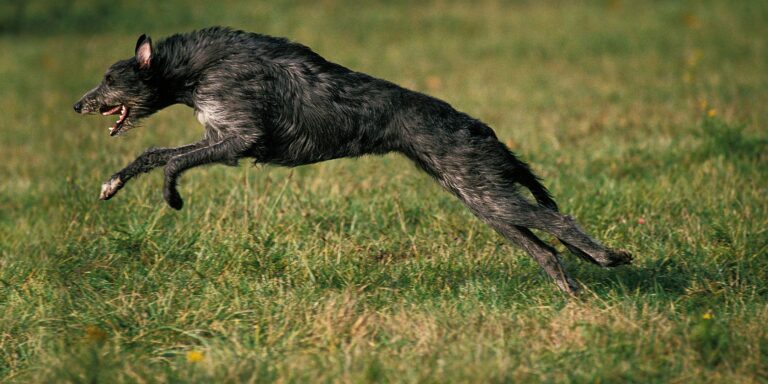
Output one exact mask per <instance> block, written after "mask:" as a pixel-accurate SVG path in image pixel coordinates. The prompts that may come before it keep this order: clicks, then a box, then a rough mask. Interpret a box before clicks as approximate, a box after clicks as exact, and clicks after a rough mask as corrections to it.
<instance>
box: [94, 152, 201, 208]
mask: <svg viewBox="0 0 768 384" xmlns="http://www.w3.org/2000/svg"><path fill="white" fill-rule="evenodd" d="M205 145H206V142H205V141H199V142H197V143H193V144H189V145H184V146H181V147H176V148H149V149H147V150H145V151H144V152H143V153H142V154H141V155H139V157H137V158H136V160H134V161H132V162H131V163H130V164H128V165H127V166H126V167H125V168H123V169H121V170H120V171H118V172H117V173H115V174H114V175H112V177H110V178H109V180H108V181H107V182H106V183H104V184H102V185H101V194H100V195H99V199H101V200H109V199H111V198H112V196H114V195H115V194H117V191H119V190H120V189H121V188H123V186H124V185H125V183H127V182H128V180H130V179H131V178H133V177H134V176H136V175H138V174H141V173H147V172H149V171H151V170H153V169H155V168H157V167H162V166H164V165H165V164H167V163H168V160H170V159H171V157H173V156H178V155H182V154H184V153H187V152H190V151H194V150H195V149H198V148H202V147H203V146H205Z"/></svg>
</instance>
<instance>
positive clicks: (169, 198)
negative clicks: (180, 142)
mask: <svg viewBox="0 0 768 384" xmlns="http://www.w3.org/2000/svg"><path fill="white" fill-rule="evenodd" d="M251 146H252V143H251V142H250V141H248V140H246V139H244V138H241V137H230V138H226V139H223V140H221V141H219V142H217V143H215V144H212V145H209V146H206V147H203V148H198V149H195V150H193V151H190V152H187V153H184V154H180V155H178V156H174V157H172V158H171V159H170V160H169V161H168V164H167V165H166V166H165V186H164V188H163V197H164V198H165V201H166V202H167V203H168V205H169V206H170V207H171V208H173V209H177V210H178V209H181V207H182V206H183V205H184V201H183V200H182V199H181V195H179V191H178V190H177V189H176V182H177V181H178V178H179V176H180V175H181V173H182V172H184V171H186V170H187V169H190V168H193V167H197V166H200V165H205V164H211V163H225V164H228V165H233V164H236V162H237V159H239V158H242V157H245V153H246V152H247V151H248V149H249V148H250V147H251Z"/></svg>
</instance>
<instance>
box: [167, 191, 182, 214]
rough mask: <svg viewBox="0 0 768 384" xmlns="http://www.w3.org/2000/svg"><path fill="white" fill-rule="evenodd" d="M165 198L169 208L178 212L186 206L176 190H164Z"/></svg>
mask: <svg viewBox="0 0 768 384" xmlns="http://www.w3.org/2000/svg"><path fill="white" fill-rule="evenodd" d="M163 198H165V202H166V203H168V206H170V207H171V208H173V209H175V210H177V211H178V210H180V209H181V207H183V206H184V200H182V199H181V195H180V194H179V191H177V190H176V188H165V189H164V190H163Z"/></svg>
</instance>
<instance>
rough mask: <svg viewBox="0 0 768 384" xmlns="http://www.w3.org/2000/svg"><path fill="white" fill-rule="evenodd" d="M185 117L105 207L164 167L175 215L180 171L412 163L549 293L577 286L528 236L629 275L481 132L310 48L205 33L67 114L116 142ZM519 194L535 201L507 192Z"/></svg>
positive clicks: (115, 79)
mask: <svg viewBox="0 0 768 384" xmlns="http://www.w3.org/2000/svg"><path fill="white" fill-rule="evenodd" d="M177 103H181V104H185V105H187V106H189V107H191V108H194V110H195V114H196V115H197V118H198V120H199V121H200V123H201V124H202V125H204V126H205V136H204V138H203V139H202V140H200V141H198V142H196V143H192V144H189V145H185V146H182V147H178V148H150V149H147V150H146V151H145V152H144V153H142V154H141V155H140V156H139V157H138V158H137V159H136V160H135V161H133V162H132V163H130V164H128V166H126V167H125V168H124V169H122V170H120V171H119V172H117V173H116V174H115V175H113V176H112V177H111V178H110V179H109V181H107V182H106V183H104V185H103V186H102V191H101V196H100V198H101V199H103V200H108V199H110V198H111V197H113V196H114V195H115V194H116V193H117V192H118V191H119V190H120V189H121V188H122V187H123V186H124V185H125V184H126V183H127V182H128V180H130V179H131V178H133V177H134V176H136V175H138V174H141V173H145V172H149V171H151V170H152V169H154V168H157V167H163V166H164V167H165V187H164V189H163V196H164V198H165V201H166V202H167V203H168V205H170V206H171V207H173V208H174V209H181V207H182V205H183V201H182V199H181V196H180V195H179V192H178V190H177V189H176V183H177V180H178V178H179V176H180V175H181V173H182V172H184V171H186V170H188V169H190V168H192V167H197V166H200V165H204V164H212V163H223V164H228V165H236V164H237V162H238V160H239V159H241V158H245V157H248V158H253V159H254V160H255V161H256V162H258V163H270V164H278V165H283V166H289V167H292V166H298V165H303V164H311V163H316V162H319V161H325V160H330V159H336V158H340V157H350V156H361V155H365V154H384V153H388V152H398V153H401V154H403V155H405V156H406V157H408V158H409V159H411V160H412V161H413V162H414V163H415V164H416V165H417V166H418V167H419V168H421V169H423V170H424V171H425V172H427V173H428V174H429V175H430V176H432V177H433V178H434V179H435V180H437V182H438V183H440V185H442V186H443V187H444V188H445V189H446V190H448V191H450V192H451V193H453V194H454V195H455V196H456V197H458V198H459V200H461V201H462V202H463V203H464V204H466V206H467V207H468V208H469V209H470V210H471V211H472V213H474V214H475V215H477V217H479V218H480V219H481V220H483V221H484V222H486V223H487V224H488V225H490V226H491V227H493V228H494V229H495V230H496V231H497V232H499V233H500V234H501V235H503V236H504V237H506V238H507V239H509V240H510V241H512V242H513V243H515V244H517V245H519V246H520V247H522V248H523V249H525V250H526V251H527V252H528V253H529V254H530V255H531V256H532V257H533V258H534V259H535V260H536V261H537V262H538V263H539V264H540V265H541V267H542V268H543V269H544V271H546V273H547V274H548V275H549V276H550V277H552V278H553V279H554V280H555V282H556V283H557V285H558V287H560V288H561V289H562V290H564V291H566V292H569V293H576V292H577V291H578V289H579V287H578V284H577V283H576V282H575V281H574V280H573V279H571V278H570V277H569V276H568V274H567V273H566V271H565V270H564V268H563V266H562V265H561V263H560V260H559V255H558V253H557V252H556V250H555V249H554V248H553V247H551V246H550V245H549V244H547V243H545V242H544V241H542V240H540V239H539V238H538V237H536V236H535V235H534V234H533V233H532V232H531V231H530V229H529V228H533V229H538V230H541V231H545V232H548V233H551V234H552V235H554V236H555V237H556V238H558V239H559V240H560V241H561V242H562V243H563V244H564V245H565V246H566V247H567V248H568V249H569V250H570V251H571V252H572V253H574V254H575V255H577V256H579V257H580V258H582V259H584V260H587V261H589V262H592V263H595V264H598V265H601V266H603V267H613V266H617V265H621V264H628V263H630V262H631V260H632V258H631V256H630V254H629V253H628V252H626V251H621V250H619V251H616V250H611V249H609V248H607V247H605V246H603V245H601V244H600V243H599V242H597V241H596V240H594V239H592V238H591V237H590V236H588V235H587V234H585V233H584V231H582V230H581V229H580V228H579V226H578V225H577V224H576V222H575V221H574V220H573V219H572V218H571V217H568V216H564V215H562V214H560V213H559V212H558V209H557V205H556V204H555V202H554V200H553V199H552V198H551V196H550V194H549V192H548V191H547V189H546V188H545V187H544V186H543V185H542V184H541V183H540V182H539V179H538V178H537V177H536V176H535V175H534V174H533V173H532V172H531V170H530V168H529V167H528V165H527V164H526V163H524V162H522V161H520V160H519V159H518V158H517V157H515V155H514V154H513V153H512V152H510V151H509V149H507V147H505V146H504V144H502V143H501V142H499V140H498V139H497V138H496V135H495V134H494V132H493V130H492V129H491V128H489V127H488V126H487V125H485V124H484V123H482V122H481V121H479V120H477V119H475V118H472V117H470V116H468V115H466V114H464V113H461V112H458V111H456V110H455V109H453V108H452V107H451V106H450V105H449V104H447V103H445V102H443V101H441V100H438V99H435V98H433V97H430V96H427V95H424V94H421V93H418V92H414V91H410V90H407V89H404V88H402V87H399V86H397V85H395V84H393V83H390V82H387V81H384V80H380V79H376V78H374V77H371V76H369V75H366V74H364V73H360V72H355V71H352V70H349V69H347V68H345V67H343V66H341V65H338V64H334V63H332V62H329V61H327V60H325V59H324V58H322V57H321V56H320V55H318V54H316V53H315V52H313V51H312V50H311V49H309V48H307V47H305V46H303V45H300V44H297V43H294V42H290V41H288V40H286V39H281V38H275V37H270V36H265V35H259V34H255V33H247V32H243V31H234V30H231V29H227V28H220V27H214V28H208V29H203V30H198V31H194V32H191V33H187V34H178V35H173V36H171V37H168V38H166V39H164V40H162V41H160V42H159V43H158V44H157V45H156V46H153V45H152V41H151V40H150V38H149V37H147V36H144V35H142V36H141V37H140V38H139V40H138V42H137V43H136V50H135V56H134V57H131V58H129V59H126V60H121V61H118V62H116V63H115V64H113V65H112V66H111V67H110V68H109V69H108V70H107V72H106V74H105V75H104V79H103V81H102V82H101V83H100V84H99V85H98V86H97V87H96V88H94V89H93V90H91V91H89V92H88V93H86V94H85V96H83V98H82V99H81V100H80V101H78V102H77V103H76V104H75V106H74V108H75V111H76V112H78V113H96V112H98V113H101V114H103V115H118V118H117V122H115V124H114V125H113V126H112V127H110V134H111V135H116V134H119V133H121V132H123V131H124V130H125V129H126V128H129V127H131V126H132V125H134V124H135V123H136V122H137V121H138V120H139V119H141V118H144V117H147V116H149V115H151V114H153V113H155V112H157V111H159V110H161V109H163V108H165V107H167V106H169V105H172V104H177ZM520 186H522V187H525V188H527V189H528V190H530V192H531V193H532V194H533V196H534V198H535V199H536V202H535V203H534V202H532V201H530V200H528V199H526V198H524V197H523V196H522V195H520V194H519V193H518V188H519V187H520Z"/></svg>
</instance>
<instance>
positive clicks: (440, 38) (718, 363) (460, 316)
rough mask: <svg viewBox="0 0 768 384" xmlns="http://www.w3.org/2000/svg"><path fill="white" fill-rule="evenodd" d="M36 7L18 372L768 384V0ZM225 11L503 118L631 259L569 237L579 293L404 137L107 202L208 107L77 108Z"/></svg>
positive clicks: (19, 27)
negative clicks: (126, 168)
mask: <svg viewBox="0 0 768 384" xmlns="http://www.w3.org/2000/svg"><path fill="white" fill-rule="evenodd" d="M18 4H22V3H16V2H13V3H11V4H10V5H3V6H0V15H2V16H0V25H2V26H3V27H2V28H0V30H2V31H3V33H4V34H2V35H0V51H1V52H2V55H0V110H1V111H2V120H0V158H1V159H2V163H0V180H1V181H0V381H3V382H6V381H9V382H20V383H26V382H96V381H102V382H157V381H182V382H187V381H190V382H254V381H258V382H262V381H263V382H271V381H277V382H299V383H300V382H308V381H312V382H315V381H320V382H326V381H341V382H366V381H392V382H445V381H455V382H540V381H545V382H640V383H647V382H695V383H697V382H733V383H736V382H739V383H745V382H765V381H768V368H767V367H768V327H766V323H768V304H766V303H767V302H768V233H767V232H766V231H767V230H768V199H766V196H768V155H767V153H768V129H767V128H766V124H767V121H766V120H767V117H768V59H767V58H768V6H766V4H765V2H762V1H752V2H734V4H729V3H728V2H721V1H689V2H653V3H651V2H629V1H606V2H588V3H580V4H574V3H571V2H521V3H515V4H509V3H506V2H504V3H502V2H482V3H478V2H471V3H470V2H466V3H460V2H452V1H443V2H418V3H413V4H411V3H410V2H397V3H390V4H383V3H376V4H367V5H364V6H363V5H359V4H361V3H358V2H352V3H343V2H339V1H322V2H307V3H296V2H285V3H275V4H273V5H264V4H262V5H254V4H251V2H242V3H239V2H235V1H221V2H216V3H215V5H211V6H210V7H209V8H205V7H204V6H202V5H196V6H191V7H185V6H182V5H181V3H180V2H174V1H171V2H162V3H157V2H135V3H129V4H131V5H128V4H113V3H112V2H108V3H106V4H107V5H103V4H101V3H97V2H94V1H81V2H76V3H74V5H72V6H66V7H65V6H60V5H57V4H58V3H53V4H46V3H41V2H29V3H23V4H26V5H18ZM62 4H63V3H62ZM157 4H160V5H157ZM201 4H202V3H201ZM356 4H358V5H356ZM211 24H225V25H231V26H234V27H238V28H243V29H248V30H253V31H259V32H263V33H268V34H274V35H281V36H287V37H290V38H292V39H294V40H297V41H301V42H303V43H304V44H307V45H309V46H311V47H313V48H315V49H316V50H317V51H318V52H319V53H321V54H322V55H324V56H326V57H327V58H329V59H331V60H333V61H337V62H339V63H341V64H344V65H347V66H349V67H352V68H354V69H357V70H361V71H364V72H368V73H371V74H373V75H376V76H379V77H383V78H386V79H388V80H391V81H394V82H397V83H399V84H403V85H405V86H407V87H410V88H413V89H416V90H420V91H425V92H428V93H430V94H432V95H435V96H437V97H440V98H443V99H445V100H447V101H449V102H450V103H451V104H453V105H454V106H455V107H456V108H458V109H459V110H462V111H465V112H467V113H470V114H471V115H473V116H475V117H478V118H480V119H482V120H484V121H486V122H487V123H489V124H490V125H491V126H492V127H494V129H496V131H497V133H498V135H499V137H500V138H501V139H502V140H503V141H504V142H506V143H507V144H508V145H510V147H511V148H512V149H513V150H515V151H516V152H517V153H519V154H520V155H521V156H523V157H524V158H525V159H526V160H528V161H530V162H531V163H532V164H533V166H534V168H535V170H536V171H537V172H538V173H539V174H540V175H542V176H543V177H544V178H545V180H546V183H547V185H549V186H550V188H551V190H552V192H553V193H554V195H555V196H556V198H557V199H558V201H559V203H560V205H561V207H562V209H563V210H564V211H566V212H568V213H570V214H572V215H574V216H576V217H577V218H578V219H579V220H580V222H581V223H582V224H583V226H584V227H585V228H586V229H587V230H588V232H590V233H592V234H594V236H595V237H597V238H599V239H601V240H603V241H604V242H605V243H606V244H608V245H611V246H616V247H623V248H627V249H629V250H630V251H632V252H633V253H634V254H635V256H636V262H635V264H634V265H633V266H631V267H624V268H619V269H615V270H603V269H599V268H596V267H594V266H592V265H585V264H583V263H580V262H579V261H578V260H575V258H573V257H570V256H568V257H566V262H567V264H568V265H567V266H568V268H569V269H570V270H571V272H572V274H573V275H574V276H575V277H576V278H577V279H579V280H580V281H581V282H582V283H583V284H585V285H586V287H588V289H589V290H588V292H587V293H586V294H585V295H584V297H583V298H581V299H580V300H572V299H568V298H567V297H565V296H563V295H562V294H561V293H559V292H558V291H557V290H556V288H555V286H554V284H552V283H551V282H550V281H548V280H547V279H546V278H545V276H544V275H543V274H542V272H541V271H540V269H539V267H538V266H537V265H536V264H535V263H534V262H533V261H532V260H530V259H529V258H528V257H527V256H526V255H525V254H524V253H523V252H521V251H519V250H517V249H516V248H514V247H512V246H510V245H508V244H507V243H505V242H504V241H503V239H502V238H501V237H499V236H498V235H496V234H495V233H493V232H492V231H491V230H490V229H489V228H487V227H486V226H484V225H483V224H481V223H480V222H479V221H478V220H477V219H475V218H474V217H473V216H471V215H470V214H469V213H468V212H467V210H466V209H465V208H464V207H463V206H461V204H460V203H459V202H458V201H456V200H455V199H454V198H453V197H451V196H450V195H449V194H447V193H445V192H443V191H442V190H440V188H439V187H438V186H437V185H435V184H434V183H433V182H432V181H431V180H430V179H429V178H428V177H427V176H425V175H423V174H421V173H420V172H419V171H418V170H416V168H415V167H413V166H412V165H411V164H409V162H408V161H407V160H405V159H403V158H401V157H399V156H395V155H389V156H384V157H367V158H362V159H357V160H337V161H332V162H327V163H322V164H317V165H312V166H306V167H300V168H296V169H283V168H276V167H269V166H266V167H256V166H251V165H247V164H245V162H244V164H242V165H241V166H240V167H239V168H228V167H223V166H212V167H208V168H204V169H196V170H193V171H190V172H188V173H187V174H185V176H184V178H183V180H182V183H181V188H180V191H181V193H182V196H183V197H184V198H185V199H186V201H185V202H186V204H185V208H184V210H183V211H181V212H175V211H172V210H171V209H169V208H167V207H166V206H165V204H164V202H163V200H162V193H161V187H162V184H161V178H160V177H159V174H157V173H153V174H150V175H147V176H145V177H141V178H138V179H136V180H134V181H132V182H131V183H130V184H129V185H128V186H127V187H126V188H125V189H124V190H123V191H121V193H120V194H119V195H118V196H117V197H116V198H115V199H113V200H111V201H109V202H101V201H98V200H97V196H98V191H99V187H100V185H101V182H103V181H104V180H106V178H107V177H108V176H109V175H111V174H112V173H113V172H115V171H116V170H118V169H119V168H120V167H122V166H123V165H125V164H127V162H129V161H130V160H132V158H133V157H134V156H135V155H137V154H138V153H140V151H141V150H142V149H144V148H145V147H148V146H151V145H155V146H161V145H162V146H165V145H179V144H184V143H188V142H191V141H193V140H195V139H196V138H197V137H199V136H200V135H201V133H202V129H201V127H200V126H199V125H198V123H197V122H196V120H195V119H194V117H193V115H192V113H191V111H189V110H188V109H186V108H182V107H173V108H170V109H169V110H167V111H164V112H161V113H159V114H157V115H156V116H154V117H152V118H151V119H149V120H147V121H145V124H144V125H145V126H144V127H142V128H140V129H137V130H134V131H132V132H131V133H130V134H129V135H126V136H125V137H123V138H119V139H112V138H110V137H109V136H108V134H107V131H106V128H104V127H106V126H107V125H108V123H109V122H108V120H107V119H105V118H101V117H87V118H84V117H80V116H76V115H75V114H74V113H72V112H71V105H72V104H73V102H74V101H76V100H77V98H78V97H79V96H80V95H81V94H82V93H83V92H84V91H86V90H87V89H90V87H92V86H93V85H94V84H95V83H96V82H97V81H98V80H99V78H100V76H101V74H102V73H103V70H104V69H105V68H106V67H107V66H108V65H109V64H111V63H112V62H113V61H115V60H116V59H117V58H122V57H127V56H129V55H131V54H132V51H133V44H134V42H135V38H136V37H137V36H138V35H140V34H141V33H145V32H147V33H150V34H151V35H152V36H153V37H155V38H159V37H162V36H164V35H167V34H169V33H172V32H177V31H184V30H189V29H193V28H197V27H202V26H206V25H211ZM193 351H194V352H200V353H201V354H202V359H200V360H199V361H197V359H196V358H198V357H200V356H201V355H200V354H197V353H193V354H189V355H188V352H193ZM190 360H191V361H190Z"/></svg>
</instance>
